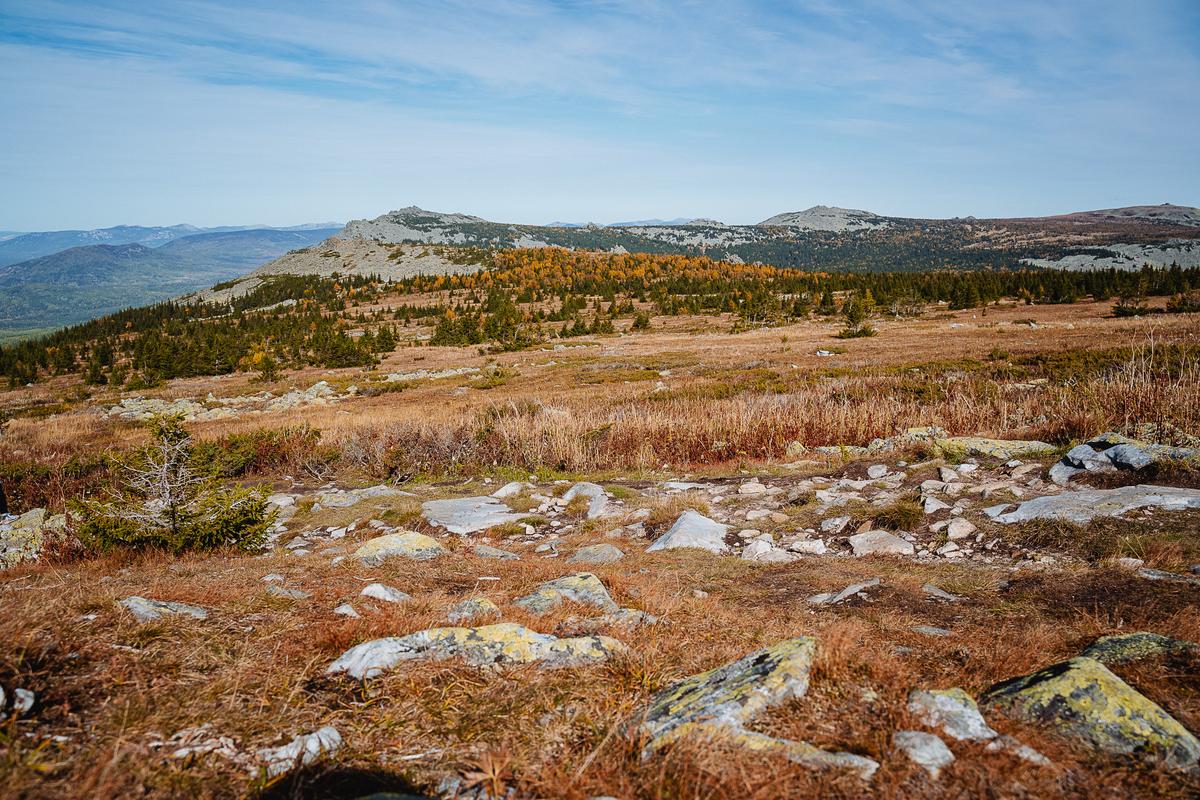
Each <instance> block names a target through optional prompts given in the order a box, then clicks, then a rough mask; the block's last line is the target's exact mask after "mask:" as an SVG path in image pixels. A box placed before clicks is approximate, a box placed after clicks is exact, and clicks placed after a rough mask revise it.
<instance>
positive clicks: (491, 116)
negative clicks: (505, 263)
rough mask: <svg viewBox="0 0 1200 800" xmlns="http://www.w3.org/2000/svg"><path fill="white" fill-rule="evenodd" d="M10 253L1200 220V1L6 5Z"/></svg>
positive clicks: (0, 81)
mask: <svg viewBox="0 0 1200 800" xmlns="http://www.w3.org/2000/svg"><path fill="white" fill-rule="evenodd" d="M0 107H2V108H3V109H4V113H3V114H0V186H2V187H3V189H2V190H0V230H52V229H68V228H96V227H104V226H109V225H116V224H142V225H166V224H174V223H180V222H188V223H192V224H196V225H205V226H207V225H223V224H270V225H290V224H299V223H304V222H317V221H345V220H347V219H351V218H363V217H375V216H378V215H379V214H382V213H385V212H386V211H389V210H391V209H395V208H400V207H403V206H407V205H419V206H422V207H424V208H430V209H435V210H439V211H461V212H464V213H469V214H475V215H478V216H482V217H486V218H489V219H494V220H498V221H505V222H521V223H530V224H544V223H547V222H550V221H555V220H562V221H577V222H585V221H597V222H611V221H615V220H630V219H639V218H649V217H660V218H674V217H679V216H687V217H698V216H702V217H711V218H716V219H720V220H723V221H725V222H729V223H753V222H758V221H760V220H762V219H764V218H766V217H769V216H771V215H773V214H776V213H779V212H783V211H796V210H800V209H804V208H807V207H809V206H813V205H817V204H825V205H838V206H845V207H850V208H862V209H867V210H870V211H874V212H877V213H881V214H887V215H895V216H909V217H950V216H966V215H974V216H979V217H997V216H1028V215H1035V214H1052V213H1065V212H1070V211H1078V210H1085V209H1093V208H1108V207H1116V206H1122V205H1133V204H1151V203H1162V202H1173V203H1178V204H1182V205H1194V206H1200V147H1198V143H1200V2H1197V0H1138V2H1131V1H1130V0H1115V1H1111V2H1110V0H1087V1H1086V2H1072V1H1071V0H1061V1H1060V2H1054V3H1047V2H1044V0H1007V1H1006V2H1003V3H997V2H995V1H994V0H984V1H982V2H977V1H976V0H953V1H949V0H948V1H946V2H932V1H931V0H908V1H905V0H874V2H857V1H856V0H796V1H795V2H779V1H770V2H765V1H758V0H722V2H665V0H599V1H598V2H582V1H581V0H557V1H556V2H550V1H548V0H488V2H468V1H467V0H431V1H429V2H426V1H425V0H413V1H412V2H399V1H393V0H341V2H337V3H317V2H306V1H305V0H286V1H285V0H278V1H277V2H224V1H223V0H200V1H197V2H173V1H172V0H156V1H155V2H146V1H145V0H132V1H131V2H122V1H120V0H100V1H99V2H71V1H69V0H36V2H16V1H15V0H0Z"/></svg>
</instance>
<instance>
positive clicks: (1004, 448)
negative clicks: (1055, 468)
mask: <svg viewBox="0 0 1200 800" xmlns="http://www.w3.org/2000/svg"><path fill="white" fill-rule="evenodd" d="M932 444H933V446H934V447H935V448H936V449H937V450H938V451H939V452H940V453H941V454H942V456H943V457H945V458H949V459H956V460H957V459H963V458H967V457H971V456H974V457H976V458H985V457H986V458H994V459H996V460H997V461H1008V460H1009V459H1014V458H1028V457H1030V456H1036V455H1041V454H1043V453H1053V452H1054V445H1052V444H1047V443H1046V442H1039V441H1036V440H1034V441H1024V440H1021V439H988V438H985V437H981V436H952V437H949V438H934V439H933V440H932Z"/></svg>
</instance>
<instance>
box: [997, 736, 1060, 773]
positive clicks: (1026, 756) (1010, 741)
mask: <svg viewBox="0 0 1200 800" xmlns="http://www.w3.org/2000/svg"><path fill="white" fill-rule="evenodd" d="M983 749H984V750H986V751H987V752H989V753H1009V754H1011V755H1014V756H1016V757H1017V758H1020V759H1022V760H1024V761H1028V762H1029V763H1031V764H1037V765H1038V766H1040V767H1049V766H1051V762H1050V759H1048V758H1046V757H1045V756H1044V755H1042V754H1041V753H1039V752H1038V751H1037V750H1034V749H1033V748H1032V747H1030V746H1029V745H1027V744H1024V743H1022V742H1020V741H1018V740H1016V739H1014V738H1013V737H1011V736H1008V735H1004V734H1001V735H1000V736H997V737H996V738H995V739H992V740H991V741H990V742H988V743H987V746H986V747H984V748H983Z"/></svg>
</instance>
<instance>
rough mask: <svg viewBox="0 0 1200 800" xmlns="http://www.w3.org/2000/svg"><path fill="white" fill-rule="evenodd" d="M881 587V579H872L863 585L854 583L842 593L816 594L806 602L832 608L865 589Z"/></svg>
mask: <svg viewBox="0 0 1200 800" xmlns="http://www.w3.org/2000/svg"><path fill="white" fill-rule="evenodd" d="M878 585H879V578H871V580H869V581H863V582H862V583H852V584H850V585H849V586H847V587H846V588H845V589H842V590H841V591H840V592H825V593H823V594H814V595H812V596H811V597H808V598H806V600H805V602H807V603H808V604H809V605H814V606H832V605H837V604H838V603H840V602H842V601H843V600H848V599H849V598H851V597H853V596H854V595H856V594H858V593H859V592H861V591H863V590H864V589H869V588H871V587H872V586H878Z"/></svg>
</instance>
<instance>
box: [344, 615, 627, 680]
mask: <svg viewBox="0 0 1200 800" xmlns="http://www.w3.org/2000/svg"><path fill="white" fill-rule="evenodd" d="M624 650H625V645H623V644H622V643H621V642H618V641H617V640H616V639H612V638H609V637H607V636H581V637H576V638H569V639H559V638H557V637H554V636H551V635H549V634H544V633H536V632H535V631H531V630H529V629H528V628H525V627H522V626H520V625H514V624H513V623H509V622H502V623H497V624H495V625H485V626H483V627H479V628H431V629H429V630H425V631H418V632H417V633H411V634H409V635H407V636H392V637H388V638H386V639H374V640H372V641H369V642H363V643H362V644H360V645H356V646H355V647H352V648H350V649H349V650H347V651H346V652H345V653H343V654H342V655H341V656H340V657H338V659H337V660H336V661H334V662H333V663H332V664H331V665H330V666H329V668H328V669H327V670H326V672H327V673H328V674H330V675H336V674H340V673H344V674H346V675H349V676H350V677H352V678H357V679H359V680H366V679H368V678H373V677H375V676H377V675H380V674H382V673H383V672H385V671H386V670H388V669H391V668H392V667H395V666H396V665H397V664H400V663H402V662H405V661H417V660H425V661H441V660H446V659H460V660H462V661H464V662H465V663H467V664H469V665H471V666H475V667H492V666H503V665H509V664H539V665H541V666H545V667H567V666H577V665H582V664H594V663H598V662H600V661H604V660H605V659H608V658H609V657H611V656H612V655H614V654H616V653H619V652H622V651H624Z"/></svg>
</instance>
